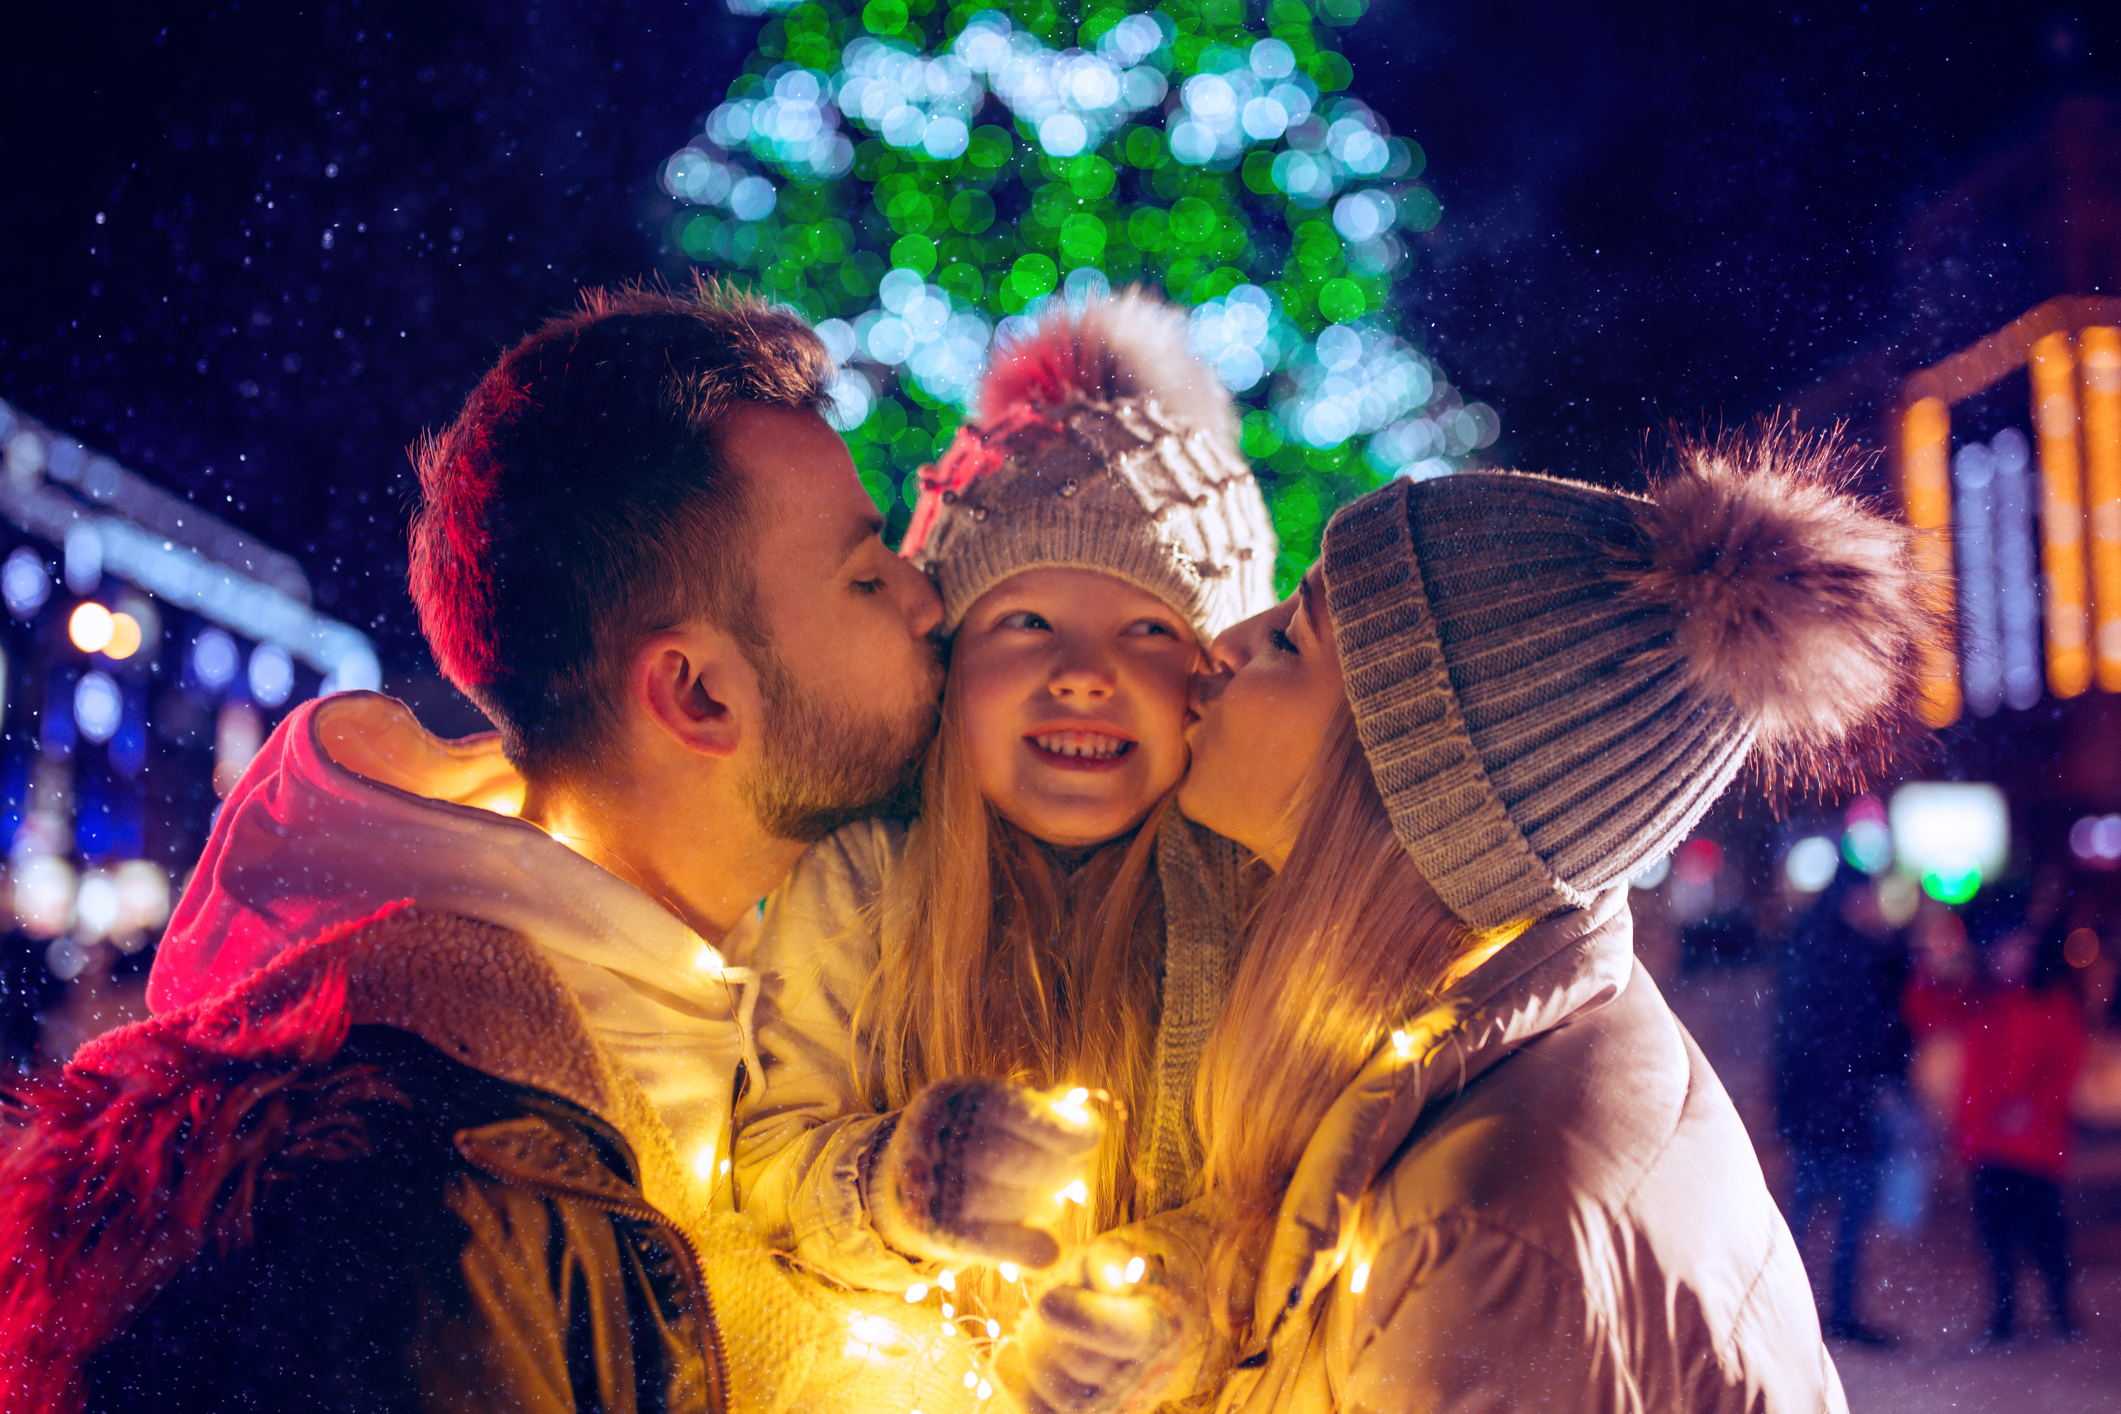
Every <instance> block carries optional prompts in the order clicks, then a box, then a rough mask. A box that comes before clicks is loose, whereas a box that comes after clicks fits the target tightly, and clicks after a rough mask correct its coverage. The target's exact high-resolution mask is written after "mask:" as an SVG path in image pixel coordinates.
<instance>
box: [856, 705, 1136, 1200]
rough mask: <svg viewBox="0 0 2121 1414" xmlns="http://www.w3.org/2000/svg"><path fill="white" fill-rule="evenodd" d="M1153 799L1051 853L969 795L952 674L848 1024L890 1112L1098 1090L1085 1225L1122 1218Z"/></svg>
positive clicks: (960, 709)
mask: <svg viewBox="0 0 2121 1414" xmlns="http://www.w3.org/2000/svg"><path fill="white" fill-rule="evenodd" d="M1168 808H1169V801H1168V799H1166V800H1165V801H1163V802H1160V803H1159V804H1158V805H1157V807H1156V808H1155V809H1154V810H1152V811H1151V812H1150V813H1149V816H1148V818H1147V819H1146V820H1145V821H1144V822H1143V823H1142V824H1141V825H1140V826H1139V827H1138V828H1137V829H1135V830H1134V831H1132V832H1131V833H1130V834H1127V835H1123V836H1121V837H1120V838H1118V839H1115V840H1112V841H1110V842H1108V843H1106V844H1103V845H1100V846H1096V847H1094V848H1093V849H1091V850H1090V851H1088V853H1087V854H1064V853H1063V852H1061V851H1059V850H1056V849H1055V848H1054V847H1052V846H1050V845H1046V844H1043V843H1041V842H1040V841H1038V840H1036V839H1034V838H1032V837H1031V836H1030V835H1029V834H1027V833H1026V832H1025V831H1024V830H1023V829H1022V828H1021V827H1019V826H1017V825H1014V824H1012V823H1010V822H1009V821H1008V820H1006V819H1004V818H1002V816H1001V815H1000V813H999V812H997V811H996V810H994V808H993V807H992V806H990V805H989V804H988V803H987V801H986V799H985V797H983V796H982V795H981V794H980V789H979V783H978V781H977V779H976V777H975V775H974V773H973V768H972V760H971V754H970V751H969V748H968V746H967V744H966V738H965V730H964V706H963V700H962V697H961V695H960V693H959V691H958V675H957V674H955V673H952V674H951V675H950V678H949V681H948V684H947V685H946V686H945V688H944V692H943V717H942V726H941V730H940V731H939V732H938V733H937V736H936V741H935V744H934V746H933V747H931V748H930V750H929V755H928V759H927V761H926V763H925V764H924V766H923V768H922V775H921V819H920V824H919V826H918V827H917V828H915V829H914V831H913V832H912V834H911V835H910V836H909V838H908V842H907V849H906V856H905V858H904V859H903V860H902V861H901V862H900V864H899V867H898V868H897V869H896V870H894V871H893V873H892V876H891V879H890V881H889V883H888V884H886V886H885V888H884V892H883V895H882V897H881V898H880V899H879V901H878V904H877V908H876V916H875V920H874V922H875V926H876V927H877V929H878V932H879V935H880V938H881V942H882V961H881V963H880V965H879V967H878V969H877V972H876V975H875V977H874V978H873V979H871V981H870V984H869V988H868V990H867V991H866V992H865V993H864V994H863V997H862V1001H861V1005H860V1006H859V1007H858V1008H857V1010H856V1015H855V1019H854V1020H855V1024H854V1034H855V1037H856V1041H855V1045H856V1048H857V1049H856V1054H855V1055H854V1057H853V1061H854V1068H855V1074H856V1076H857V1078H858V1080H859V1081H860V1083H861V1084H862V1086H863V1089H864V1092H865V1093H864V1098H866V1099H867V1100H868V1101H869V1103H870V1104H872V1105H874V1106H876V1107H877V1108H880V1109H898V1108H900V1107H902V1106H904V1105H905V1104H906V1102H907V1101H908V1100H910V1099H912V1098H913V1096H914V1095H915V1094H916V1093H917V1092H918V1091H919V1090H920V1089H921V1087H922V1086H924V1085H926V1084H928V1083H929V1082H930V1081H934V1080H941V1079H944V1078H947V1077H950V1076H957V1075H994V1076H1002V1077H1005V1078H1007V1079H1011V1080H1016V1081H1020V1082H1022V1083H1024V1084H1027V1085H1033V1086H1039V1087H1052V1086H1059V1085H1071V1086H1073V1085H1082V1086H1085V1087H1087V1088H1090V1089H1092V1090H1103V1091H1106V1092H1109V1093H1110V1094H1111V1095H1112V1096H1113V1098H1114V1099H1116V1100H1117V1101H1118V1102H1119V1103H1118V1106H1117V1107H1116V1109H1115V1111H1114V1112H1115V1113H1119V1114H1124V1116H1125V1119H1124V1122H1122V1123H1108V1125H1107V1126H1106V1132H1105V1137H1104V1141H1103V1143H1102V1145H1101V1147H1100V1149H1099V1155H1098V1170H1099V1172H1098V1183H1097V1188H1096V1198H1095V1200H1094V1205H1093V1212H1094V1214H1095V1218H1096V1222H1097V1228H1096V1229H1095V1230H1102V1229H1104V1228H1106V1227H1110V1226H1113V1225H1115V1224H1117V1223H1123V1222H1126V1221H1129V1220H1130V1219H1131V1218H1132V1217H1133V1216H1134V1214H1133V1211H1132V1210H1133V1204H1134V1196H1135V1189H1136V1183H1135V1173H1134V1168H1133V1163H1132V1156H1133V1154H1134V1150H1135V1133H1136V1128H1137V1117H1138V1116H1139V1115H1140V1114H1141V1113H1142V1110H1143V1106H1144V1104H1145V1103H1146V1101H1147V1098H1148V1081H1149V1070H1150V1050H1151V1046H1152V1044H1153V1042H1154V1039H1155V1032H1156V1020H1157V970H1158V967H1159V966H1160V964H1161V961H1162V958H1163V896H1162V891H1161V889H1160V888H1159V886H1158V882H1157V877H1156V871H1155V869H1154V867H1153V865H1154V852H1155V847H1156V832H1157V827H1158V824H1159V823H1160V821H1161V820H1162V819H1163V814H1164V811H1165V810H1166V809H1168Z"/></svg>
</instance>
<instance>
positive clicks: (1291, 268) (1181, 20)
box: [661, 0, 1497, 582]
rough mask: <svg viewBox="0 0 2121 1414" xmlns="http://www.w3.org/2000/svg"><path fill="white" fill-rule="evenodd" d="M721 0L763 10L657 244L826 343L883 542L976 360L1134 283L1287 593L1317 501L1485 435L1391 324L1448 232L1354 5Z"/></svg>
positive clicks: (1442, 462) (966, 387) (1429, 466)
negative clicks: (1246, 466) (1270, 517)
mask: <svg viewBox="0 0 2121 1414" xmlns="http://www.w3.org/2000/svg"><path fill="white" fill-rule="evenodd" d="M731 3H732V8H738V9H740V10H741V9H746V8H748V9H749V10H750V11H751V12H758V11H762V10H764V11H772V12H773V14H772V16H771V18H769V19H768V20H767V22H766V23H765V25H764V28H763V29H762V31H761V33H760V36H759V42H758V48H757V51H756V53H755V54H754V55H753V57H752V59H751V61H750V62H749V64H748V65H747V67H746V69H745V72H744V74H743V75H742V76H741V77H740V78H738V79H737V80H736V81H735V82H734V83H733V84H732V85H731V86H730V90H729V94H728V97H727V100H726V101H725V102H723V103H722V104H720V105H719V106H718V107H716V108H715V109H714V110H713V111H712V112H711V113H710V114H709V115H708V116H707V118H706V120H705V122H704V124H703V127H704V129H705V130H704V131H703V132H702V133H701V134H700V135H699V136H697V137H695V138H694V139H693V140H692V141H691V142H689V143H687V144H686V145H685V146H684V147H683V148H682V149H680V150H679V151H678V152H676V153H675V154H673V155H672V156H671V157H670V159H669V160H668V161H667V162H666V163H665V164H664V167H663V171H662V174H661V175H662V185H663V189H664V191H665V192H666V193H667V194H668V195H669V196H670V197H671V198H673V199H674V200H675V201H676V202H677V203H678V206H677V210H676V212H675V214H674V215H673V216H672V217H671V218H670V220H669V223H668V227H667V241H668V244H669V247H670V249H672V250H673V251H676V252H681V253H682V254H683V255H684V256H685V257H686V258H687V259H689V260H691V261H693V262H695V263H697V264H698V265H700V266H702V267H704V268H708V269H711V270H715V271H720V272H725V273H729V274H732V275H736V276H738V277H740V278H743V279H746V280H747V281H749V282H751V283H753V284H755V285H756V286H758V287H759V288H761V289H762V290H764V291H765V292H766V293H768V294H769V295H771V296H772V297H774V298H777V299H780V300H784V301H786V302H787V303H789V304H791V305H794V306H795V307H797V308H799V309H801V310H802V311H803V312H804V313H806V314H807V315H809V316H810V317H811V318H813V319H816V320H819V321H822V322H821V325H820V332H821V333H823V334H824V335H825V337H826V339H827V341H828V343H830V344H831V345H832V347H833V351H834V353H835V354H836V355H838V356H839V357H840V358H841V359H842V361H843V362H844V363H846V364H847V365H848V372H847V373H846V374H845V375H844V376H843V377H842V380H841V382H840V384H839V387H838V390H837V399H836V419H835V420H836V421H837V422H838V423H839V424H840V425H841V426H842V428H843V429H844V430H845V431H846V433H847V436H848V440H849V442H850V443H851V444H852V446H853V448H854V452H855V457H856V461H857V464H858V465H859V466H860V468H861V471H862V476H863V479H864V481H865V483H866V484H867V485H868V486H869V488H870V491H871V492H872V494H874V495H875V496H876V497H877V499H878V501H879V503H880V504H883V505H886V506H889V507H892V508H894V512H893V513H894V521H893V530H894V532H895V531H896V530H897V529H898V528H900V527H902V526H903V525H904V522H905V516H906V513H907V512H906V509H905V508H906V507H908V506H910V504H911V501H912V499H913V495H914V493H915V490H916V486H915V482H914V480H913V473H914V472H915V471H916V469H917V468H918V467H919V466H920V465H921V464H922V463H923V462H926V461H929V460H932V459H933V458H934V457H935V456H936V455H937V453H938V452H939V451H940V449H942V448H943V447H944V446H946V445H947V444H948V442H949V439H950V436H951V434H952V432H953V431H954V430H955V428H956V425H957V423H958V421H959V419H960V417H961V416H962V413H963V408H964V405H965V403H966V401H967V399H968V398H969V397H970V396H971V393H972V390H973V387H974V385H975V383H976V381H977V379H978V377H979V374H980V372H981V370H982V369H983V368H984V366H985V364H986V362H987V357H988V353H989V350H990V348H991V347H992V345H993V343H994V342H995V340H996V339H998V338H999V339H1002V340H1007V339H1009V338H1010V337H1012V336H1013V335H1014V334H1015V332H1016V330H1017V328H1018V327H1020V326H1019V325H1018V323H1017V321H1019V320H1022V319H1023V318H1024V317H1025V316H1027V315H1032V314H1035V313H1036V312H1037V309H1038V307H1039V306H1040V305H1041V303H1042V302H1043V301H1045V300H1048V299H1052V298H1056V297H1059V298H1078V299H1079V298H1082V297H1084V296H1087V295H1090V294H1093V293H1095V292H1098V291H1101V290H1104V289H1108V288H1110V287H1112V286H1116V285H1124V284H1127V283H1130V282H1133V281H1142V282H1144V283H1147V284H1150V285H1153V286H1157V287H1160V288H1161V289H1163V290H1164V291H1165V292H1166V293H1168V294H1169V295H1170V296H1171V297H1172V298H1174V299H1176V300H1178V301H1180V302H1182V303H1184V304H1186V305H1189V306H1191V307H1192V316H1191V317H1192V336H1193V343H1194V346H1195V347H1196V348H1197V349H1198V350H1199V351H1200V353H1201V354H1202V355H1203V356H1204V357H1206V358H1207V359H1208V360H1209V361H1210V362H1211V363H1212V364H1213V365H1214V366H1215V367H1216V369H1217V370H1218V371H1219V372H1220V373H1221V374H1222V377H1223V379H1224V381H1225V382H1226V383H1227V384H1228V385H1229V387H1230V388H1231V390H1232V391H1233V392H1234V393H1236V394H1237V395H1238V397H1239V399H1240V401H1241V402H1242V403H1243V404H1244V407H1245V419H1244V446H1245V451H1246V453H1247V454H1248V455H1249V456H1251V457H1252V459H1253V460H1254V462H1255V463H1256V464H1257V465H1259V466H1260V468H1261V470H1262V472H1263V474H1264V476H1263V479H1264V480H1265V482H1266V485H1267V490H1268V496H1269V501H1270V504H1271V505H1272V507H1273V510H1274V516H1275V521H1276V524H1277V527H1278V528H1279V530H1280V533H1281V536H1282V542H1283V549H1284V554H1283V562H1282V566H1281V568H1282V574H1283V579H1284V581H1285V582H1287V581H1288V580H1290V579H1292V578H1293V576H1294V575H1295V574H1296V573H1298V572H1300V571H1301V569H1302V567H1303V566H1304V565H1306V564H1308V563H1309V562H1310V560H1311V559H1312V558H1313V556H1314V555H1315V553H1316V549H1317V542H1318V532H1319V530H1320V529H1321V527H1322V525H1323V521H1324V517H1325V516H1326V514H1327V513H1329V512H1330V511H1331V510H1332V508H1333V507H1334V506H1335V505H1338V504H1339V503H1340V502H1342V501H1343V500H1345V499H1347V498H1348V497H1349V496H1351V495H1354V494H1358V493H1360V492H1361V491H1363V490H1367V489H1369V488H1370V487H1372V486H1375V485H1377V484H1379V483H1380V482H1381V481H1382V480H1383V479H1385V478H1386V477H1388V476H1391V475H1394V474H1405V475H1414V476H1427V475H1434V474H1436V473H1438V472H1442V471H1447V470H1450V469H1451V468H1452V467H1453V466H1454V465H1456V464H1457V463H1458V462H1459V460H1460V459H1462V458H1463V457H1464V456H1465V455H1466V454H1467V453H1469V452H1470V451H1472V450H1474V449H1475V448H1478V447H1484V446H1486V445H1488V444H1489V443H1491V442H1492V441H1493V440H1494V438H1495V434H1496V431H1497V424H1496V419H1495V414H1494V413H1493V411H1492V410H1490V409H1489V408H1487V407H1485V406H1483V405H1481V404H1478V403H1470V404H1469V403H1467V402H1465V401H1464V400H1463V399H1462V398H1461V397H1460V395H1459V394H1458V393H1457V391H1456V390H1454V389H1452V388H1451V387H1450V385H1449V384H1448V383H1447V382H1446V381H1445V379H1444V376H1443V374H1442V372H1441V371H1440V370H1439V369H1438V368H1437V367H1436V365H1435V364H1434V363H1433V362H1431V361H1430V360H1429V359H1428V357H1427V356H1426V355H1424V354H1423V353H1422V352H1421V351H1420V350H1418V349H1417V348H1415V347H1414V346H1413V345H1412V344H1411V343H1409V342H1408V341H1407V340H1406V339H1405V338H1403V337H1402V336H1401V335H1400V334H1399V333H1398V332H1397V330H1396V328H1395V325H1394V320H1393V306H1392V293H1393V287H1394V285H1395V283H1396V282H1397V281H1398V280H1399V279H1400V278H1401V277H1402V276H1403V275H1404V274H1405V273H1406V272H1407V270H1408V268H1409V266H1410V264H1411V257H1410V252H1409V250H1408V242H1409V240H1410V239H1412V238H1414V237H1415V236H1417V235H1418V234H1419V233H1421V232H1424V231H1427V230H1429V229H1431V228H1433V227H1434V226H1435V224H1436V222H1437V220H1438V218H1439V216H1440V215H1441V208H1440V206H1439V205H1438V202H1437V199H1436V197H1435V195H1434V194H1433V193H1432V192H1431V191H1430V190H1429V189H1428V188H1427V187H1424V186H1422V185H1421V184H1420V181H1419V178H1420V177H1421V174H1422V168H1423V163H1424V158H1423V155H1422V151H1421V148H1420V147H1419V146H1418V145H1416V144H1414V143H1412V142H1409V141H1407V140H1405V139H1402V138H1397V137H1393V136H1392V135H1391V134H1390V132H1389V131H1388V129H1387V127H1386V125H1385V123H1384V121H1383V120H1382V119H1381V118H1379V117H1378V115H1377V114H1376V113H1374V112H1373V111H1372V110H1371V109H1370V108H1368V107H1367V106H1366V105H1365V104H1363V103H1362V101H1361V100H1360V99H1358V98H1355V97H1353V96H1352V95H1351V94H1349V93H1348V91H1347V90H1348V85H1349V82H1350V80H1351V78H1352V74H1351V72H1350V69H1349V65H1348V62H1347V60H1346V59H1345V58H1344V57H1342V55H1341V54H1340V53H1339V52H1338V51H1337V49H1336V48H1335V47H1334V44H1333V39H1332V30H1333V29H1334V28H1336V27H1340V26H1345V25H1348V24H1351V23H1353V22H1354V21H1355V20H1356V19H1357V18H1359V17H1360V16H1361V14H1362V12H1363V9H1364V7H1365V5H1366V4H1367V0H1271V3H1268V4H1266V5H1265V6H1264V7H1263V8H1262V7H1261V6H1259V5H1257V4H1254V5H1251V6H1249V7H1248V6H1247V5H1246V4H1245V3H1243V0H1175V3H1171V4H1166V5H1162V6H1159V7H1158V8H1157V9H1155V10H1154V11H1143V10H1137V11H1135V12H1134V13H1129V11H1128V10H1127V9H1126V8H1125V7H1124V6H1123V5H1120V4H1113V3H1103V2H1101V0H1089V3H1088V5H1087V7H1086V9H1085V12H1084V13H1083V14H1082V17H1081V19H1080V22H1079V23H1078V22H1077V21H1076V20H1074V19H1072V18H1068V17H1064V16H1063V15H1062V14H1061V12H1060V11H1059V10H1058V9H1057V8H1056V7H1055V6H1054V5H1053V4H1052V3H1051V0H1032V3H1028V4H1019V5H1014V6H1012V7H1010V10H1009V12H1008V13H1007V14H1003V13H1002V12H1001V11H999V10H995V9H985V8H980V7H978V6H976V5H962V6H960V7H958V8H955V9H952V8H947V6H946V4H945V3H944V0H870V3H869V4H867V5H864V6H860V7H856V6H854V5H850V4H844V3H821V2H820V0H806V3H797V4H790V3H786V0H731Z"/></svg>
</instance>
